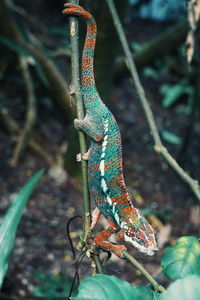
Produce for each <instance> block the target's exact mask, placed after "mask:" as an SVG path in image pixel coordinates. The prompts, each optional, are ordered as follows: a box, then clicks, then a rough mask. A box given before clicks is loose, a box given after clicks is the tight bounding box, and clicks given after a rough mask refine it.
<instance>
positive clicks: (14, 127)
mask: <svg viewBox="0 0 200 300" xmlns="http://www.w3.org/2000/svg"><path fill="white" fill-rule="evenodd" d="M0 119H1V121H2V123H3V125H4V126H5V128H6V130H7V131H8V132H9V133H11V134H12V133H16V132H17V133H21V129H20V126H19V125H18V124H17V122H16V121H15V120H14V119H13V118H12V116H11V115H10V114H9V113H8V111H7V109H5V108H2V109H0ZM27 146H28V147H30V148H31V149H32V150H33V151H35V152H36V153H37V154H38V155H39V156H41V157H42V159H44V161H46V163H47V164H48V165H49V166H50V167H52V166H55V164H56V163H55V162H54V160H53V159H52V158H51V156H50V155H49V154H48V153H47V152H46V151H45V150H44V149H43V148H42V147H41V146H40V145H39V144H38V143H37V142H35V141H34V140H33V139H31V140H29V141H28V145H27Z"/></svg>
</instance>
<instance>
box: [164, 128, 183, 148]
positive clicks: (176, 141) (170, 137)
mask: <svg viewBox="0 0 200 300" xmlns="http://www.w3.org/2000/svg"><path fill="white" fill-rule="evenodd" d="M161 135H162V138H163V140H164V141H166V142H168V143H170V144H173V145H180V144H181V143H182V139H181V138H180V137H179V136H177V135H176V134H174V133H172V132H171V131H168V130H163V131H162V132H161Z"/></svg>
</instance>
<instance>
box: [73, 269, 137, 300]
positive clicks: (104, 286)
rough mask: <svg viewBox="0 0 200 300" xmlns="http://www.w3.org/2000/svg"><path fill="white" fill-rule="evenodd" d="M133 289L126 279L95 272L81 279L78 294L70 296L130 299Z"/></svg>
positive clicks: (101, 299)
mask: <svg viewBox="0 0 200 300" xmlns="http://www.w3.org/2000/svg"><path fill="white" fill-rule="evenodd" d="M134 295H135V293H134V289H133V288H132V286H131V285H130V283H128V282H127V281H124V280H121V279H119V278H117V277H115V276H108V275H103V274H97V275H94V276H90V277H87V278H85V279H83V281H82V282H81V284H80V286H79V288H78V294H77V296H75V297H71V299H72V300H80V299H81V300H84V299H88V300H89V299H92V300H111V299H116V300H129V299H130V300H132V299H137V298H134Z"/></svg>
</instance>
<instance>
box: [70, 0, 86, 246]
mask: <svg viewBox="0 0 200 300" xmlns="http://www.w3.org/2000/svg"><path fill="white" fill-rule="evenodd" d="M71 2H72V3H73V4H78V1H76V0H74V1H71ZM69 21H70V39H71V49H72V50H73V51H72V52H71V76H72V82H71V95H72V97H73V98H74V100H75V103H76V111H77V118H78V119H83V118H84V115H85V112H84V106H83V102H82V96H81V88H80V75H79V70H80V67H79V37H78V20H77V18H76V17H74V16H70V18H69ZM78 136H79V143H80V150H81V156H83V154H84V153H86V152H87V142H86V135H85V133H84V132H82V131H78ZM81 169H82V183H83V211H84V225H83V235H82V241H83V242H84V243H86V241H87V238H88V236H89V235H90V223H91V213H90V195H89V190H88V177H87V162H86V161H85V160H82V161H81Z"/></svg>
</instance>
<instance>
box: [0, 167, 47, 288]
mask: <svg viewBox="0 0 200 300" xmlns="http://www.w3.org/2000/svg"><path fill="white" fill-rule="evenodd" d="M43 173H44V170H40V171H39V172H37V173H36V174H35V175H34V176H32V177H31V179H30V180H29V181H28V183H27V184H26V185H25V186H24V187H23V188H22V189H21V191H20V193H19V194H18V196H17V199H16V200H15V202H14V203H13V204H12V205H11V207H10V208H9V209H8V211H7V213H6V215H5V216H4V218H3V220H2V222H1V226H0V253H1V255H0V288H1V285H2V282H3V279H4V276H5V274H6V271H7V267H8V260H9V255H10V252H11V250H12V247H13V243H14V239H15V234H16V231H17V227H18V224H19V222H20V219H21V217H22V212H23V209H24V207H25V205H26V203H27V201H28V200H29V197H30V195H31V193H32V191H33V189H34V188H35V186H36V184H37V182H38V181H39V179H40V177H41V176H42V174H43Z"/></svg>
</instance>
